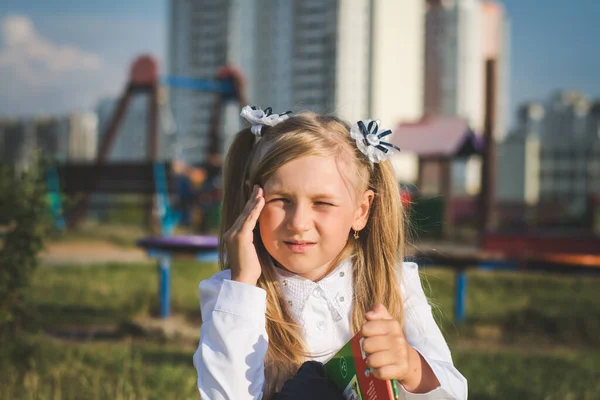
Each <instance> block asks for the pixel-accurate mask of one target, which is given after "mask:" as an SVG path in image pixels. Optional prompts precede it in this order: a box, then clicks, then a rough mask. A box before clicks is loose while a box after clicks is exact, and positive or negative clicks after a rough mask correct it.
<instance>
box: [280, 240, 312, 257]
mask: <svg viewBox="0 0 600 400" xmlns="http://www.w3.org/2000/svg"><path fill="white" fill-rule="evenodd" d="M283 243H285V245H286V246H287V248H288V249H290V251H291V252H292V253H297V254H302V253H306V252H307V251H308V250H310V249H311V248H312V247H313V246H314V245H315V244H316V243H313V242H305V241H284V242H283Z"/></svg>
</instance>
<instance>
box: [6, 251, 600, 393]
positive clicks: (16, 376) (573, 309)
mask: <svg viewBox="0 0 600 400" xmlns="http://www.w3.org/2000/svg"><path fill="white" fill-rule="evenodd" d="M215 270H216V267H215V266H206V265H201V264H197V263H192V262H187V263H175V264H174V266H173V278H172V279H173V281H172V284H173V285H172V308H173V312H174V314H176V315H178V316H180V317H182V320H183V321H185V323H186V324H189V325H190V326H192V327H196V326H199V324H200V313H199V307H198V293H197V284H198V282H199V281H200V280H201V279H203V278H205V277H207V276H210V275H211V274H212V273H214V272H215ZM423 276H424V286H425V287H426V291H428V292H429V293H430V294H431V297H432V298H433V301H434V303H435V305H436V306H435V310H436V316H437V318H438V320H439V322H440V324H441V325H442V329H443V331H444V332H445V334H446V336H447V338H448V340H449V343H450V345H451V347H452V349H453V355H454V358H455V363H456V365H457V367H458V368H459V369H460V370H461V372H462V373H463V374H464V375H465V376H466V377H467V379H468V380H469V389H470V390H469V392H470V395H469V398H470V399H475V400H477V399H480V400H491V399H545V400H554V399H556V400H558V399H561V400H565V399H577V400H579V399H590V400H591V399H598V398H600V372H599V371H600V301H598V300H599V296H598V288H599V284H600V279H599V278H593V277H589V276H588V277H583V276H582V277H573V276H564V275H539V274H538V275H524V274H513V273H490V272H472V273H470V274H469V282H468V285H469V290H468V300H467V307H468V309H467V314H468V318H467V321H466V323H465V324H464V325H463V326H456V325H455V324H454V323H453V322H452V318H451V317H452V287H453V275H452V273H450V272H448V271H445V270H440V269H427V270H424V273H423ZM157 287H158V282H157V273H156V267H155V266H154V265H152V264H135V265H131V264H129V265H105V266H100V267H89V268H77V267H56V268H40V269H39V270H38V271H37V272H36V276H35V279H34V282H33V285H32V287H31V289H30V292H29V308H30V309H31V310H32V311H33V313H34V314H35V315H37V316H38V318H39V320H40V322H41V326H42V331H45V332H54V333H56V332H60V331H65V330H66V331H68V330H70V329H71V330H72V329H84V330H85V328H86V327H87V328H92V327H94V328H97V327H105V328H106V329H110V328H111V327H115V326H119V325H121V324H127V323H128V322H130V321H132V320H134V319H135V318H139V317H140V316H142V317H143V316H152V315H154V314H155V313H156V305H157ZM29 349H30V351H31V363H30V364H29V366H28V368H27V369H25V368H21V367H19V366H18V365H11V366H6V365H5V366H4V367H3V369H4V370H2V371H0V384H1V385H2V387H1V389H0V399H52V400H54V399H188V398H189V399H195V398H197V394H196V389H195V370H194V368H193V366H192V363H191V357H192V354H193V351H194V347H193V345H190V344H182V343H179V342H174V341H169V340H154V339H152V338H149V337H139V336H133V337H132V336H130V335H128V334H126V333H123V334H121V335H115V336H112V337H104V338H99V337H96V338H95V339H94V340H73V339H70V340H64V338H63V339H59V338H57V337H56V336H51V335H48V334H42V335H39V336H35V337H32V338H30V347H29Z"/></svg>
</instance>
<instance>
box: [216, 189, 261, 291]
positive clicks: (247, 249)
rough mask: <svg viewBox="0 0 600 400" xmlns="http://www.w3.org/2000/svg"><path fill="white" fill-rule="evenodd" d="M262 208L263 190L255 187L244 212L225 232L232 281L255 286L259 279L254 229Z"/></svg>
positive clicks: (259, 272)
mask: <svg viewBox="0 0 600 400" xmlns="http://www.w3.org/2000/svg"><path fill="white" fill-rule="evenodd" d="M264 206H265V198H264V192H263V189H262V188H260V187H259V186H258V185H255V186H254V189H253V191H252V193H251V194H250V199H249V200H248V202H247V203H246V207H244V211H242V214H241V215H240V216H239V217H238V218H237V219H236V220H235V222H234V223H233V225H232V226H231V228H230V229H229V230H228V231H227V232H225V247H226V249H227V260H228V262H229V268H230V269H231V279H232V280H234V281H238V282H243V283H248V284H250V285H256V282H257V281H258V278H260V274H261V272H262V271H261V267H260V262H259V261H258V254H257V253H256V248H255V247H254V228H255V227H256V221H258V216H259V215H260V212H261V211H262V209H263V207H264Z"/></svg>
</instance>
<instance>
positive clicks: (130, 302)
mask: <svg viewBox="0 0 600 400" xmlns="http://www.w3.org/2000/svg"><path fill="white" fill-rule="evenodd" d="M217 271H218V267H217V266H216V265H211V264H201V263H197V262H193V261H188V262H174V263H172V277H171V279H172V281H171V288H172V289H171V308H172V311H173V312H174V313H178V312H182V313H185V314H188V315H189V316H192V317H193V316H194V315H197V316H198V317H199V315H200V307H199V300H198V283H199V282H200V281H201V280H202V279H206V278H208V277H210V276H212V275H213V274H214V273H215V272H217ZM29 301H30V305H31V309H32V310H34V312H35V313H36V314H37V315H38V316H39V317H40V319H41V321H42V323H43V325H44V326H54V327H56V326H60V325H62V324H106V323H120V322H124V321H128V320H130V319H131V318H132V317H134V316H137V315H155V314H157V308H158V272H157V266H156V264H154V263H144V264H126V265H122V264H109V265H105V266H100V267H84V268H81V267H77V266H65V267H52V268H50V267H48V268H40V269H38V270H37V271H36V274H35V276H34V279H33V284H32V288H31V291H30V296H29Z"/></svg>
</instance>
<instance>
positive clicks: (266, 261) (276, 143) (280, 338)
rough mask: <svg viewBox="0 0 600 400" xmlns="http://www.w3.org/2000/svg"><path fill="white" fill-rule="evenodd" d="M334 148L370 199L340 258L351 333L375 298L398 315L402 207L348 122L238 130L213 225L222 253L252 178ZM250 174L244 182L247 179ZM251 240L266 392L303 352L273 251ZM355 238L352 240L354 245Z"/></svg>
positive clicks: (384, 170) (382, 166)
mask: <svg viewBox="0 0 600 400" xmlns="http://www.w3.org/2000/svg"><path fill="white" fill-rule="evenodd" d="M308 155H317V156H335V157H340V158H343V159H344V161H346V162H348V163H349V164H350V168H351V169H354V171H352V174H350V173H346V174H345V175H346V177H351V176H353V177H355V178H354V179H349V181H350V182H352V183H353V184H354V186H355V187H354V190H356V192H357V193H360V191H361V190H362V191H363V192H364V190H367V189H371V190H372V191H373V192H374V193H375V196H374V199H373V202H372V204H371V208H370V211H369V219H368V222H367V225H366V226H365V228H364V229H363V230H362V231H361V233H360V237H359V239H354V238H350V232H348V239H349V240H348V244H347V245H346V248H345V249H344V251H342V253H341V254H340V255H339V259H341V258H342V257H343V256H346V255H349V256H351V257H352V263H353V276H354V282H353V286H354V298H353V310H352V319H351V330H352V332H353V333H356V332H358V331H359V330H360V328H361V326H362V324H363V323H364V322H365V317H364V315H365V313H366V312H367V311H369V310H370V309H371V308H372V307H373V306H374V305H375V304H376V303H382V304H383V305H385V307H386V308H387V309H388V311H389V312H390V313H391V315H393V316H394V317H395V318H396V319H397V320H398V321H400V323H402V322H403V318H404V315H403V312H402V310H403V308H402V300H401V296H400V291H399V286H398V281H397V275H396V273H397V271H396V266H397V265H398V263H399V262H401V261H402V259H403V256H404V227H403V211H402V205H401V202H400V196H399V187H398V183H397V182H396V179H395V176H394V172H393V169H392V166H391V164H390V163H389V162H388V161H385V162H381V163H377V164H373V163H371V162H369V160H368V159H367V158H366V157H365V156H364V155H363V154H362V153H361V152H360V151H359V150H358V148H357V146H356V144H355V142H354V140H353V139H352V138H351V137H350V134H349V126H348V125H347V124H346V123H344V122H342V121H341V120H340V119H338V118H336V117H333V116H327V115H318V114H313V113H302V114H298V115H295V116H291V117H290V118H289V119H287V120H285V121H283V122H281V123H279V124H278V125H276V126H274V127H267V126H263V128H262V138H261V139H260V140H259V141H258V142H256V137H255V136H254V135H253V134H252V133H251V131H250V129H249V128H247V129H243V130H241V131H240V132H238V133H237V135H236V137H235V139H234V141H233V142H232V144H231V146H230V148H229V152H228V154H227V157H226V160H225V165H224V195H223V214H222V222H221V229H220V239H221V240H220V242H219V243H220V245H219V258H220V264H221V267H222V268H223V269H227V268H228V265H227V263H226V261H225V247H224V241H223V240H222V239H223V235H224V233H225V232H226V231H227V230H228V229H229V228H230V227H231V226H232V225H233V223H234V221H235V220H236V219H237V217H238V216H239V215H240V214H241V213H242V210H243V208H244V205H245V204H246V202H247V201H248V199H249V196H250V190H251V187H252V186H253V185H254V184H259V185H261V186H263V185H264V184H265V182H266V181H267V180H268V179H269V177H270V176H271V175H272V174H273V173H274V172H275V171H276V170H277V169H278V168H279V167H281V166H282V165H284V164H286V163H288V162H290V161H292V160H294V159H297V158H299V157H303V156H308ZM247 181H248V182H249V185H248V183H247ZM254 235H255V237H254V243H255V246H256V250H257V253H258V257H259V260H260V263H261V265H262V270H263V273H262V276H261V277H260V279H259V281H258V286H259V287H261V288H263V289H264V290H265V291H266V292H267V312H266V328H267V334H268V336H269V347H268V350H267V355H266V358H265V379H266V384H265V390H264V393H265V398H269V397H270V396H272V395H273V393H275V392H277V391H279V390H280V389H281V386H282V385H283V383H284V382H285V381H286V380H287V379H289V378H290V377H292V376H293V375H294V374H295V373H296V372H297V370H298V368H299V366H300V365H301V364H302V363H303V362H304V361H305V360H306V357H307V356H309V354H308V353H307V350H306V346H305V344H304V341H303V338H302V334H301V331H300V328H299V326H298V324H297V323H296V321H295V320H294V318H293V317H292V315H291V314H290V312H289V311H288V309H287V304H286V303H285V300H284V299H283V295H282V292H281V289H280V287H279V284H278V281H277V278H276V275H275V271H274V268H276V266H275V264H274V261H273V259H272V258H271V256H270V255H269V253H268V252H267V250H266V249H265V247H264V245H263V243H262V241H261V238H260V234H259V232H258V229H257V230H255V234H254ZM357 244H358V245H357Z"/></svg>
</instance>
